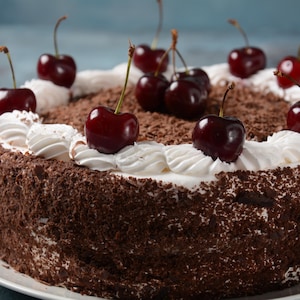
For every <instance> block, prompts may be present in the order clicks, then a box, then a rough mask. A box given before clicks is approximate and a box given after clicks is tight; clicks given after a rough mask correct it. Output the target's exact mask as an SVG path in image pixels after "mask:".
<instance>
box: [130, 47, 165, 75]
mask: <svg viewBox="0 0 300 300" xmlns="http://www.w3.org/2000/svg"><path fill="white" fill-rule="evenodd" d="M165 52H166V51H165V50H164V49H151V48H150V47H149V46H148V45H139V46H137V47H136V50H135V54H134V56H133V62H134V64H135V66H136V67H137V68H138V69H140V70H141V71H142V72H144V73H148V72H155V71H156V70H157V69H158V68H159V71H160V72H165V71H166V70H167V67H168V64H169V57H168V56H165V57H164V59H163V61H162V62H161V59H162V57H163V55H164V53H165ZM160 62H161V64H160Z"/></svg>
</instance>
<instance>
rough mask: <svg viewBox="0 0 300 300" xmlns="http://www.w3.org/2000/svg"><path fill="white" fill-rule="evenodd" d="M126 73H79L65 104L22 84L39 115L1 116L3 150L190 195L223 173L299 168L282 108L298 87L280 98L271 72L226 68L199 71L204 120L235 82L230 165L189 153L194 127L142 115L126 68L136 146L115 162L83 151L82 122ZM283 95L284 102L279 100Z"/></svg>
mask: <svg viewBox="0 0 300 300" xmlns="http://www.w3.org/2000/svg"><path fill="white" fill-rule="evenodd" d="M125 68H126V64H121V65H118V66H116V67H115V68H114V69H112V70H108V71H97V70H92V71H89V70H87V71H82V72H79V73H78V74H77V77H76V80H75V83H74V85H73V86H72V87H71V92H72V95H73V96H74V99H76V100H73V101H72V102H71V103H69V99H70V90H69V89H67V88H64V87H59V86H56V85H54V84H52V83H51V82H48V81H45V80H36V79H34V80H32V81H29V82H26V83H25V84H24V86H25V87H29V88H31V89H32V90H33V91H34V93H35V94H36V97H37V112H38V113H39V115H37V114H34V116H31V117H28V114H25V115H26V116H25V115H22V114H19V113H14V114H13V113H8V114H3V115H2V116H1V117H0V124H1V123H2V124H7V122H8V120H9V119H10V122H11V127H10V129H9V130H8V132H7V130H6V133H3V131H2V135H1V138H2V141H3V142H4V144H6V146H8V147H15V148H16V147H17V148H18V149H19V150H20V149H21V150H22V151H23V152H29V153H33V154H34V155H39V156H42V157H45V158H56V159H62V160H69V159H72V160H74V161H75V163H77V164H79V165H84V166H87V167H89V168H91V169H94V170H98V171H106V170H111V171H112V172H116V173H117V174H121V175H123V176H135V177H151V178H154V179H158V180H162V181H166V182H173V183H175V184H180V185H184V186H185V187H187V188H193V187H195V186H197V185H198V184H199V182H201V181H205V180H213V179H214V178H215V174H217V173H219V172H222V171H225V172H231V171H235V170H245V169H247V170H253V171H256V170H262V169H272V168H276V167H278V166H284V165H293V164H297V163H298V161H299V158H300V153H299V150H298V149H300V147H299V143H300V138H299V134H298V133H295V132H292V131H288V130H284V129H285V123H286V121H285V118H286V112H287V109H288V107H289V106H290V103H293V102H295V101H297V100H298V99H297V97H298V96H299V95H300V92H299V88H298V87H292V88H290V89H288V90H286V91H285V92H283V90H281V89H280V88H278V87H277V85H276V80H275V76H274V74H273V70H272V69H265V70H263V71H259V72H258V73H257V74H255V75H253V76H251V77H250V78H249V79H239V78H236V77H234V76H232V75H230V73H229V70H228V65H227V64H220V65H214V66H210V67H203V69H204V70H205V71H206V72H207V74H208V75H209V77H210V80H211V83H212V85H213V89H212V92H211V94H210V97H209V105H208V109H207V112H208V113H217V111H218V109H219V103H220V99H221V98H222V95H223V93H224V90H225V86H226V84H227V83H228V82H229V81H235V82H236V83H237V87H236V89H235V90H234V91H232V93H231V94H230V96H229V99H228V101H227V102H226V107H225V109H226V114H228V115H232V116H235V117H238V118H240V119H241V120H242V121H243V123H244V125H245V127H246V132H247V140H246V142H245V145H244V150H243V152H242V154H241V155H240V157H239V158H238V160H237V161H236V162H234V163H226V162H222V161H220V160H219V159H217V160H213V159H212V158H211V157H209V156H206V155H204V154H203V153H202V152H201V151H199V150H197V149H195V148H194V147H193V146H192V144H191V130H192V129H193V127H194V126H195V121H184V120H181V119H178V118H175V117H173V116H170V115H163V114H159V113H151V114H150V113H148V112H144V111H143V110H142V109H141V108H140V107H139V106H138V105H137V104H136V101H135V100H134V96H133V92H132V87H133V86H134V84H135V83H136V82H137V80H138V78H139V77H140V76H141V75H142V73H141V72H140V71H139V70H137V69H136V68H132V70H131V73H130V78H129V86H130V87H129V89H128V91H127V95H126V101H124V104H123V105H124V106H123V110H124V111H127V110H128V111H131V112H133V113H134V114H136V115H137V117H138V118H139V119H140V120H141V121H140V126H141V128H140V135H139V140H138V141H137V143H135V144H134V145H132V146H128V147H126V148H124V149H122V150H121V151H120V152H118V153H116V154H114V155H107V154H102V153H99V152H98V151H96V150H94V149H89V147H88V146H87V143H86V140H85V137H84V123H85V120H86V117H87V115H88V113H89V111H90V110H91V109H92V108H93V107H94V106H96V105H98V104H99V103H101V104H104V105H107V106H110V107H111V106H112V107H115V105H116V101H117V99H118V96H119V94H120V91H121V88H120V86H121V85H122V83H123V82H124V76H125V75H124V74H125ZM171 72H172V71H171V70H170V69H168V70H167V72H166V76H167V77H169V76H170V74H171ZM283 93H284V94H283ZM85 95H89V96H86V97H85ZM283 96H284V99H285V100H286V101H283ZM66 104H68V105H66ZM257 112H259V113H257ZM28 118H29V119H30V118H31V121H28ZM24 120H25V121H24ZM47 123H48V124H47ZM51 123H52V124H51ZM24 124H25V125H24ZM54 124H56V125H54ZM58 124H61V125H58ZM161 124H163V126H161ZM33 125H34V126H33ZM0 126H1V125H0ZM20 127H22V128H23V131H22V133H21V134H19V135H17V137H16V136H15V137H14V138H12V136H13V135H14V133H15V132H16V131H18V132H20V130H19V128H20ZM16 128H18V129H16ZM50 136H51V138H49V137H50Z"/></svg>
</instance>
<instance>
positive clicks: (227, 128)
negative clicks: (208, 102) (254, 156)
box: [192, 115, 246, 163]
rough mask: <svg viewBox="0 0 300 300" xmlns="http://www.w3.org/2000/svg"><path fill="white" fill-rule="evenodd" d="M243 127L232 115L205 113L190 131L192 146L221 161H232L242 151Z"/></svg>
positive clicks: (243, 140)
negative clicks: (222, 115)
mask: <svg viewBox="0 0 300 300" xmlns="http://www.w3.org/2000/svg"><path fill="white" fill-rule="evenodd" d="M245 135H246V134H245V128H244V125H243V124H242V122H241V121H240V120H238V119H236V118H233V117H220V116H217V115H206V116H204V117H202V118H200V120H199V121H198V122H197V123H196V125H195V128H194V130H193V133H192V141H193V146H194V147H195V148H196V149H198V150H201V151H203V153H204V154H206V155H209V156H211V157H212V159H213V160H216V159H217V158H219V159H220V160H221V161H225V162H228V163H229V162H234V161H236V160H237V158H238V157H239V155H240V154H241V153H242V151H243V145H244V142H245Z"/></svg>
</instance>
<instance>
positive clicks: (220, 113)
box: [219, 82, 235, 118]
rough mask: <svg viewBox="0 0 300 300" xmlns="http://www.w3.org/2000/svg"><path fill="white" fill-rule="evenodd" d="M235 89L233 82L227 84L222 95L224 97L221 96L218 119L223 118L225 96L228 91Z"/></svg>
mask: <svg viewBox="0 0 300 300" xmlns="http://www.w3.org/2000/svg"><path fill="white" fill-rule="evenodd" d="M234 87H235V84H234V82H231V83H230V84H229V86H228V87H227V90H226V91H225V93H224V96H223V100H222V104H221V107H220V111H219V117H221V118H223V117H224V104H225V100H226V97H227V94H228V92H229V91H230V90H233V89H234Z"/></svg>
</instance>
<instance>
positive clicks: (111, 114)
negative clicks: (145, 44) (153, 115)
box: [85, 44, 139, 154]
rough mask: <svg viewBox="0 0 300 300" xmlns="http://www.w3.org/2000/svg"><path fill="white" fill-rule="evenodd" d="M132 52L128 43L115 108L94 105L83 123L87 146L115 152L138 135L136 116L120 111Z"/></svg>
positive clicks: (103, 151) (132, 48)
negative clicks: (123, 74)
mask: <svg viewBox="0 0 300 300" xmlns="http://www.w3.org/2000/svg"><path fill="white" fill-rule="evenodd" d="M133 53H134V46H133V45H131V44H130V47H129V55H128V56H129V59H128V68H127V73H126V78H125V84H124V87H123V90H122V93H121V96H120V98H119V101H118V105H117V108H116V109H115V110H114V111H113V110H112V109H110V108H107V107H104V106H99V107H96V108H94V109H93V110H92V111H91V112H90V113H89V115H88V118H87V121H86V123H85V135H86V139H87V144H88V146H89V147H90V148H92V149H96V150H98V151H99V152H102V153H106V154H113V153H116V152H118V151H120V150H121V149H122V148H124V147H125V146H128V145H132V144H133V143H134V142H135V141H136V140H137V138H138V135H139V122H138V120H137V118H136V116H135V115H133V114H131V113H120V108H121V106H122V103H123V100H124V96H125V91H126V86H127V83H128V77H129V70H130V65H131V61H132V56H133Z"/></svg>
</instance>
